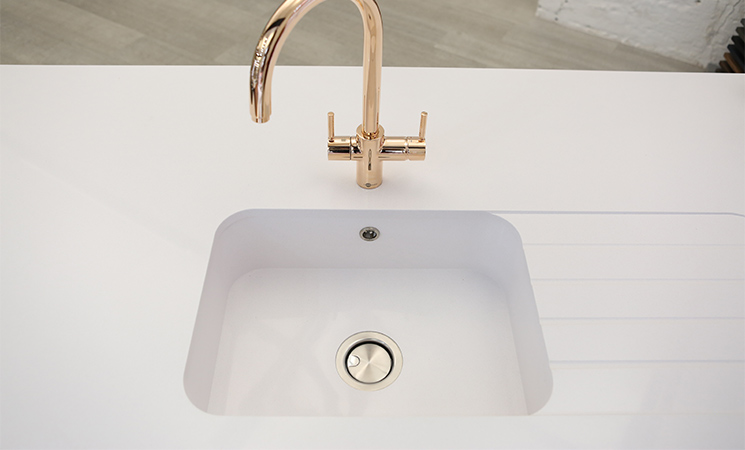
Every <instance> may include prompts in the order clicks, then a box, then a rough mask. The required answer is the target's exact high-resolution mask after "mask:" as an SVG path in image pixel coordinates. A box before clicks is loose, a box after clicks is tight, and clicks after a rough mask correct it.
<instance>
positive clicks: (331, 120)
mask: <svg viewBox="0 0 745 450" xmlns="http://www.w3.org/2000/svg"><path fill="white" fill-rule="evenodd" d="M333 140H334V113H333V112H331V111H329V141H333Z"/></svg>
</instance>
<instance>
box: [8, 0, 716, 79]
mask: <svg viewBox="0 0 745 450" xmlns="http://www.w3.org/2000/svg"><path fill="white" fill-rule="evenodd" d="M278 4H279V1H278V0H250V1H249V0H127V1H126V2H125V1H121V2H114V1H110V0H0V21H1V24H0V25H1V27H0V44H2V45H0V63H4V64H144V65H159V64H163V65H168V64H203V65H212V64H239V65H245V64H249V62H250V58H251V56H252V54H253V49H254V47H255V43H256V39H257V38H258V35H259V33H260V32H261V30H262V28H263V27H264V25H265V23H266V21H267V20H268V18H269V16H270V15H271V13H272V12H273V11H274V9H275V8H276V7H277V5H278ZM379 4H380V7H381V11H382V13H383V19H384V22H385V24H386V33H385V36H384V38H385V41H384V45H385V52H384V60H383V63H384V64H385V65H387V66H407V67H511V68H539V69H588V70H645V71H693V72H696V71H702V70H703V69H702V68H700V67H696V66H693V65H690V64H687V63H683V62H679V61H676V60H673V59H670V58H666V57H662V56H659V55H655V54H653V53H650V52H645V51H641V50H638V49H635V48H632V47H629V46H626V45H623V44H620V43H616V42H613V41H609V40H605V39H602V38H599V37H596V36H590V35H587V34H584V33H581V32H578V31H575V30H570V29H568V28H564V27H562V26H560V25H557V24H555V23H552V22H548V21H545V20H541V19H538V18H536V17H535V10H536V7H537V0H462V1H458V2H453V1H450V0H379ZM361 46H362V31H361V19H360V16H359V13H358V11H357V8H356V7H355V6H354V4H353V3H352V2H343V1H341V0H335V1H330V2H325V3H323V4H321V5H319V6H317V7H316V8H314V10H313V11H311V12H310V13H308V15H307V16H306V17H305V18H304V19H303V20H302V22H301V23H300V24H299V25H298V26H297V27H296V28H295V30H294V31H293V33H292V35H291V36H290V38H289V39H288V41H287V44H286V45H285V47H284V49H283V52H282V54H281V55H280V60H279V63H280V64H291V65H359V64H360V63H361V60H362V55H361V53H362V52H361V51H360V48H361Z"/></svg>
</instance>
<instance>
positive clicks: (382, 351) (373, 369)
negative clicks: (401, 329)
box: [336, 331, 403, 391]
mask: <svg viewBox="0 0 745 450" xmlns="http://www.w3.org/2000/svg"><path fill="white" fill-rule="evenodd" d="M402 366H403V356H402V355H401V349H400V348H399V347H398V345H397V344H396V343H395V342H394V341H393V339H391V338H389V337H388V336H386V335H384V334H382V333H378V332H375V331H365V332H362V333H356V334H354V335H352V336H350V337H348V338H347V339H346V340H345V341H344V342H342V344H341V346H339V350H337V352H336V371H337V372H339V376H340V377H341V379H342V380H344V382H345V383H347V384H348V385H350V386H352V387H353V388H355V389H359V390H362V391H377V390H379V389H383V388H384V387H386V386H389V385H390V384H391V383H393V382H394V381H396V378H398V375H399V374H400V373H401V368H402Z"/></svg>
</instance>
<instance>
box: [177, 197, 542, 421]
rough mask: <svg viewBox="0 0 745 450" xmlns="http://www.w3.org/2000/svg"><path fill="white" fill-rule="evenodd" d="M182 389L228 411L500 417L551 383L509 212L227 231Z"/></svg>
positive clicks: (242, 222)
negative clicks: (508, 216) (507, 213)
mask: <svg viewBox="0 0 745 450" xmlns="http://www.w3.org/2000/svg"><path fill="white" fill-rule="evenodd" d="M184 385H185V389H186V393H187V395H188V397H189V399H190V400H191V402H192V403H193V404H194V405H195V406H197V407H198V408H200V409H202V410H203V411H206V412H208V413H211V414H217V415H230V416H379V417H380V416H493V415H527V414H532V413H535V412H536V411H538V410H539V409H541V408H542V407H543V406H544V405H545V404H546V402H547V401H548V399H549V397H550V395H551V390H552V378H551V371H550V369H549V365H548V356H547V353H546V346H545V344H544V340H543V333H542V330H541V326H540V323H539V320H538V311H537V309H536V305H535V299H534V296H533V289H532V286H531V283H530V276H529V274H528V266H527V263H526V260H525V253H524V251H523V247H522V241H521V240H520V236H519V234H518V232H517V230H515V228H514V227H513V226H512V225H510V224H509V223H508V222H507V221H505V220H504V219H502V218H500V217H498V216H496V215H493V214H491V213H487V212H466V211H443V212H437V211H333V210H331V211H313V210H249V211H243V212H240V213H237V214H235V215H233V216H231V217H229V218H228V219H226V220H225V221H224V222H223V223H222V224H221V225H220V227H219V228H218V230H217V232H216V234H215V239H214V243H213V246H212V253H211V256H210V260H209V265H208V268H207V275H206V279H205V282H204V289H203V292H202V298H201V301H200V305H199V310H198V313H197V319H196V324H195V327H194V333H193V336H192V341H191V348H190V351H189V357H188V361H187V364H186V370H185V375H184Z"/></svg>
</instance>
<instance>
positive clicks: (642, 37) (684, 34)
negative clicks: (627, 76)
mask: <svg viewBox="0 0 745 450" xmlns="http://www.w3.org/2000/svg"><path fill="white" fill-rule="evenodd" d="M537 15H538V17H540V18H543V19H547V20H551V21H554V22H557V23H559V24H562V25H565V26H567V27H570V28H574V29H578V30H582V31H585V32H588V33H591V34H595V35H598V36H602V37H605V38H609V39H613V40H617V41H619V42H622V43H624V44H627V45H631V46H634V47H638V48H642V49H645V50H649V51H653V52H656V53H659V54H661V55H664V56H668V57H671V58H675V59H678V60H680V61H685V62H688V63H692V64H697V65H699V66H702V67H706V66H707V65H708V64H711V63H716V62H717V61H718V60H720V59H722V54H724V53H725V52H726V51H727V41H728V40H729V39H730V38H731V37H732V35H733V34H735V28H736V27H737V23H738V22H739V21H740V20H741V19H742V18H743V17H745V0H539V1H538V11H537Z"/></svg>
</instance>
